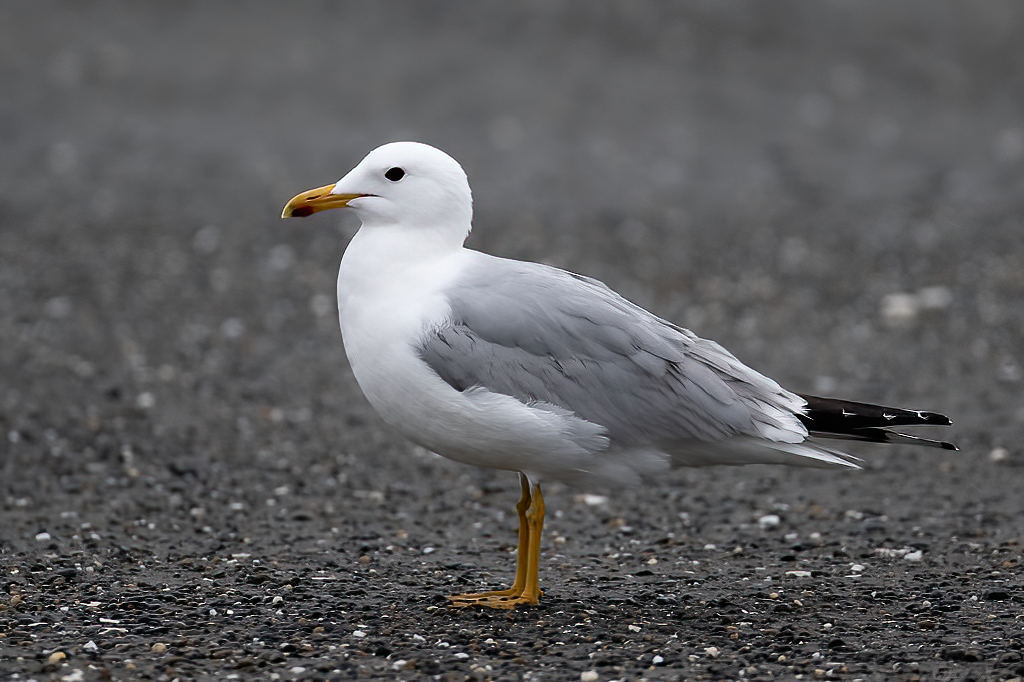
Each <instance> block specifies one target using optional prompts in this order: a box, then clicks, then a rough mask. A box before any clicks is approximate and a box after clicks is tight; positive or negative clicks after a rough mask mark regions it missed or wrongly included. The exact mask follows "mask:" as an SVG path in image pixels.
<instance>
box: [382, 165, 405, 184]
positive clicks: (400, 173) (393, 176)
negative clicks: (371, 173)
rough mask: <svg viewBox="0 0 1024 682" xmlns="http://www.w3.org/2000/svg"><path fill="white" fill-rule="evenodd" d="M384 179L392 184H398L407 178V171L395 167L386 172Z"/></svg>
mask: <svg viewBox="0 0 1024 682" xmlns="http://www.w3.org/2000/svg"><path fill="white" fill-rule="evenodd" d="M384 177H385V178H387V179H388V180H390V181H391V182H398V181H399V180H401V179H402V178H404V177H405V171H404V170H402V169H401V168H399V167H398V166H395V167H394V168H388V169H387V170H386V171H385V172H384Z"/></svg>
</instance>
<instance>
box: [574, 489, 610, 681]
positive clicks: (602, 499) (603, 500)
mask: <svg viewBox="0 0 1024 682" xmlns="http://www.w3.org/2000/svg"><path fill="white" fill-rule="evenodd" d="M577 499H582V501H583V504H585V505H587V506H588V507H599V506H601V505H602V504H608V497H607V496H606V495H580V496H579V498H577ZM595 674H596V673H595Z"/></svg>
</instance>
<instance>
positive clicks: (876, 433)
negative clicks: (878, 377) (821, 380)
mask: <svg viewBox="0 0 1024 682" xmlns="http://www.w3.org/2000/svg"><path fill="white" fill-rule="evenodd" d="M800 397H801V398H803V399H804V400H806V401H807V409H806V412H804V414H798V415H797V417H799V418H800V421H802V422H803V423H804V426H806V427H807V430H808V431H810V432H811V435H812V436H817V437H819V438H839V439H841V440H861V441H868V442H870V443H909V444H911V445H927V446H929V447H933V448H942V449H943V450H956V449H957V447H956V446H955V445H953V444H952V443H947V442H945V441H940V440H929V439H928V438H921V437H920V436H911V435H909V434H905V433H898V432H896V431H891V430H890V427H893V426H949V425H951V424H952V423H953V422H951V421H950V420H949V417H947V416H946V415H944V414H939V413H938V412H925V411H922V410H902V409H899V408H897V407H882V406H881V405H871V404H869V403H855V402H852V401H850V400H836V399H835V398H818V397H815V396H813V395H801V396H800Z"/></svg>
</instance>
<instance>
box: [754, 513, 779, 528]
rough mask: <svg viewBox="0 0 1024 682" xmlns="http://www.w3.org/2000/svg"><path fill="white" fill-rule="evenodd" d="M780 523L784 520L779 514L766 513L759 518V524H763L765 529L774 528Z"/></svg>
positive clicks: (762, 526)
mask: <svg viewBox="0 0 1024 682" xmlns="http://www.w3.org/2000/svg"><path fill="white" fill-rule="evenodd" d="M780 523H782V520H781V519H780V518H779V516H778V514H765V515H764V516H762V517H761V518H759V519H758V520H757V525H759V526H761V528H762V529H764V530H767V529H768V528H774V527H775V526H777V525H779V524H780Z"/></svg>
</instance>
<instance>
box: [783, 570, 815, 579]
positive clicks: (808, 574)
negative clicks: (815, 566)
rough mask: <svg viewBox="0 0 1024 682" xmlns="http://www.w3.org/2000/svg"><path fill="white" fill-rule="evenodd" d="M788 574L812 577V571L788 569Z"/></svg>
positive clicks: (796, 576)
mask: <svg viewBox="0 0 1024 682" xmlns="http://www.w3.org/2000/svg"><path fill="white" fill-rule="evenodd" d="M786 575H791V576H793V577H794V578H810V577H811V572H810V571H786Z"/></svg>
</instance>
